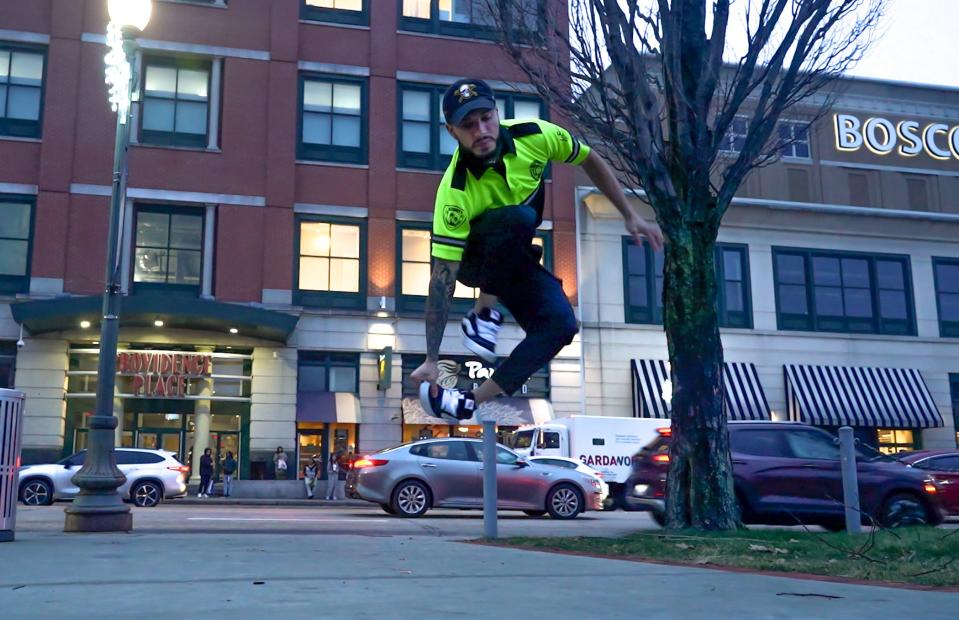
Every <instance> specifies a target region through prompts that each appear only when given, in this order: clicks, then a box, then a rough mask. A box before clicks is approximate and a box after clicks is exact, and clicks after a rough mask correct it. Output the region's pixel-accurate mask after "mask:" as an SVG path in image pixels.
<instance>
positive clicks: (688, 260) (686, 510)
mask: <svg viewBox="0 0 959 620" xmlns="http://www.w3.org/2000/svg"><path fill="white" fill-rule="evenodd" d="M486 2H487V6H488V10H489V11H490V14H491V19H492V21H494V22H495V24H496V30H497V33H498V34H499V36H500V40H501V45H502V47H503V48H504V49H505V50H506V52H507V53H508V54H509V56H510V57H511V58H512V59H513V61H514V62H515V63H516V64H517V65H518V66H519V67H520V68H521V69H522V70H523V71H524V72H525V74H526V75H527V76H528V78H529V80H530V81H531V82H532V83H533V84H534V85H535V86H536V87H537V89H538V90H539V92H540V94H541V95H542V96H543V97H544V99H545V100H546V101H547V102H548V103H549V104H550V105H552V106H554V108H558V109H559V111H561V112H562V113H563V115H565V116H566V117H568V118H570V119H575V123H576V124H577V125H578V129H579V131H581V132H584V133H585V134H586V135H587V136H588V137H589V138H591V139H592V140H593V141H594V144H595V145H596V146H598V148H599V150H600V151H601V152H603V154H604V155H605V156H606V157H607V158H608V159H609V160H610V161H611V162H612V164H613V165H614V167H616V168H617V169H618V170H619V172H620V173H621V174H622V175H623V177H624V179H625V180H626V181H627V182H628V183H630V184H631V185H632V186H633V187H641V188H642V189H643V190H644V191H645V200H646V201H647V202H648V203H649V204H650V206H651V207H652V209H653V211H654V212H655V214H656V218H657V220H658V222H659V225H660V227H661V228H662V230H663V233H664V235H665V238H666V242H667V245H666V249H665V252H666V257H665V267H664V285H663V315H664V324H665V329H666V335H667V341H668V345H669V361H670V365H671V369H672V374H673V396H672V429H673V442H672V447H671V450H670V466H669V485H668V486H669V490H668V496H667V513H666V524H667V526H668V527H670V528H682V527H693V528H699V529H705V530H719V529H731V528H735V527H738V525H739V522H740V521H739V514H738V505H737V502H736V498H735V494H734V489H733V482H732V465H731V462H730V457H729V437H728V431H727V427H726V419H725V415H724V412H723V387H722V369H723V352H722V344H721V342H720V338H719V326H718V315H717V311H716V304H715V300H716V287H717V282H716V271H715V259H714V256H715V254H714V250H715V243H716V236H717V233H718V231H719V226H720V222H721V221H722V218H723V215H724V214H725V213H726V210H727V209H728V208H729V204H730V202H731V201H732V199H733V196H734V195H735V194H736V191H737V189H738V188H739V186H740V184H741V183H742V182H743V180H744V178H745V177H746V175H747V174H748V173H749V172H750V171H751V170H753V169H754V168H756V167H758V166H762V165H765V164H767V163H769V162H770V161H773V160H775V158H776V157H777V155H778V153H779V152H780V151H781V149H782V147H783V146H784V142H788V141H789V140H790V139H793V138H785V139H783V138H781V137H780V135H779V132H778V131H777V125H778V122H779V119H780V117H781V116H782V114H783V113H784V112H785V111H786V110H789V109H790V108H793V107H795V106H799V107H800V109H801V110H803V111H804V113H805V115H806V118H807V120H809V121H810V122H812V121H813V120H815V119H816V118H818V117H819V116H820V115H821V114H823V113H824V110H825V109H826V107H827V106H828V105H829V104H830V94H831V93H833V94H834V93H835V92H836V80H837V78H839V77H840V76H841V75H842V74H843V73H844V72H845V71H846V70H847V69H848V68H849V67H850V66H852V65H853V64H854V63H855V62H857V61H858V60H859V59H860V58H861V57H862V55H863V53H864V51H865V50H866V48H867V47H868V45H869V43H870V35H871V33H873V32H874V29H875V27H876V25H877V23H878V21H879V19H880V18H881V16H882V14H883V10H884V8H885V3H886V0H739V1H738V2H737V1H736V0H570V2H569V3H568V7H567V6H564V5H566V3H565V2H561V1H560V0H547V1H546V2H545V3H543V2H537V1H536V0H486ZM567 9H568V10H567ZM533 25H535V27H531V26H533ZM524 26H525V27H524ZM737 30H738V31H740V32H739V34H741V38H742V42H741V43H737V39H736V38H735V36H733V33H735V32H736V31H737ZM737 44H738V46H739V47H741V48H742V49H740V50H737ZM740 115H745V116H747V117H748V121H747V122H746V131H745V135H744V136H743V135H740V136H738V137H737V139H736V142H735V144H733V143H731V142H730V137H729V135H728V132H729V130H730V128H731V127H732V125H733V122H734V121H735V120H736V119H737V116H740ZM739 122H740V123H741V122H742V121H741V120H740V121H739Z"/></svg>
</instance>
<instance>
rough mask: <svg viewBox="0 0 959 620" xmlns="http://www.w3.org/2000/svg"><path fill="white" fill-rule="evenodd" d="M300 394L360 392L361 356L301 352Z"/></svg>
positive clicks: (298, 381)
mask: <svg viewBox="0 0 959 620" xmlns="http://www.w3.org/2000/svg"><path fill="white" fill-rule="evenodd" d="M296 390H297V391H298V392H352V393H354V394H358V393H359V391H360V356H359V355H357V354H355V353H324V352H321V351H300V352H299V361H298V364H297V375H296Z"/></svg>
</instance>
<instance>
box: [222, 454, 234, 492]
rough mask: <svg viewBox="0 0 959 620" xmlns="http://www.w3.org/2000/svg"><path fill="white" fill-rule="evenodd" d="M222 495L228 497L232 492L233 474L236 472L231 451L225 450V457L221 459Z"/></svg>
mask: <svg viewBox="0 0 959 620" xmlns="http://www.w3.org/2000/svg"><path fill="white" fill-rule="evenodd" d="M222 470H223V497H230V495H232V494H233V474H235V473H236V459H235V458H234V457H233V452H231V451H230V450H227V452H226V458H225V459H223V465H222Z"/></svg>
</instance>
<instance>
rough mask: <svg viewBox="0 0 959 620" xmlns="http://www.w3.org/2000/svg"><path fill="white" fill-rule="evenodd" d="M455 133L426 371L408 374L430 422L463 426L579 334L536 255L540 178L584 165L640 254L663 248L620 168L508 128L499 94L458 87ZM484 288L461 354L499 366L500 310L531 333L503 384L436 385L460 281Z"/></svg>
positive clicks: (453, 105)
mask: <svg viewBox="0 0 959 620" xmlns="http://www.w3.org/2000/svg"><path fill="white" fill-rule="evenodd" d="M442 107H443V114H444V116H445V120H446V130H447V131H448V132H449V134H450V135H451V136H453V138H455V139H456V140H457V142H458V144H459V146H458V148H457V150H456V152H455V153H454V154H453V157H452V160H451V161H450V164H449V167H448V168H447V169H446V173H445V174H444V175H443V179H442V180H441V181H440V184H439V188H438V189H437V191H436V204H435V208H434V211H433V235H432V250H431V254H432V256H433V271H432V275H431V276H430V284H429V296H428V297H427V302H426V310H425V319H426V361H424V362H423V364H422V365H420V367H419V368H417V369H416V370H415V371H413V373H412V374H411V375H410V376H411V379H412V380H413V381H415V382H417V383H419V384H420V402H421V403H422V405H423V409H424V410H426V412H427V413H431V414H432V415H435V416H437V417H440V418H444V419H446V420H447V421H451V422H455V421H458V420H464V419H468V418H471V417H473V412H474V411H475V409H476V407H477V406H478V405H479V404H480V403H483V402H486V401H488V400H492V399H493V398H496V397H497V396H500V395H502V394H507V395H510V394H513V392H515V391H516V390H518V389H519V388H520V387H522V385H523V384H524V383H525V382H526V381H527V379H529V377H530V376H531V375H532V374H533V373H534V372H536V371H537V370H539V369H540V368H542V367H543V366H545V365H546V364H547V363H548V362H549V361H550V360H551V359H553V357H554V356H555V355H556V354H557V353H559V351H560V350H561V349H562V348H563V347H565V346H566V345H568V344H569V343H571V342H572V341H573V338H574V337H575V335H576V334H577V332H578V331H579V328H578V327H577V324H576V317H575V315H574V314H573V308H572V306H571V305H570V303H569V299H568V298H567V297H566V293H565V292H564V291H563V287H562V282H561V281H560V280H559V279H558V278H556V277H555V276H553V274H551V273H550V272H549V271H547V270H546V269H545V268H544V267H543V266H542V265H541V264H540V258H541V256H542V249H541V248H540V247H539V246H535V245H533V237H534V235H535V234H536V228H537V227H538V226H539V225H540V224H541V223H542V221H543V207H544V204H545V192H546V188H545V182H544V180H543V171H544V170H545V169H546V166H547V165H548V164H549V163H550V162H551V161H553V162H560V163H567V164H573V165H580V166H582V167H583V170H584V171H585V172H586V174H587V175H588V176H589V178H590V179H591V180H592V182H593V183H594V184H595V185H596V187H597V188H598V189H599V190H600V191H602V192H603V193H604V194H605V195H606V196H607V198H609V200H610V201H611V202H612V203H613V205H614V206H615V207H616V209H617V210H618V211H619V212H620V213H621V214H622V215H623V217H624V218H625V226H626V231H627V232H628V233H629V234H630V235H631V236H632V238H633V240H634V241H635V242H636V243H637V244H642V243H643V240H644V239H645V241H646V242H647V243H649V244H650V245H651V246H652V247H653V248H654V249H656V250H658V249H660V248H661V247H662V244H663V236H662V233H661V232H660V231H659V228H658V227H656V226H654V225H651V224H649V223H648V222H646V220H644V219H643V218H642V217H640V215H639V214H637V213H636V211H635V210H634V209H633V207H632V205H631V204H630V203H629V201H628V200H627V199H626V195H625V194H624V193H623V189H622V187H621V186H620V184H619V182H618V181H617V179H616V176H615V174H614V173H613V170H612V168H610V166H609V165H608V164H607V163H606V162H605V161H603V159H602V158H601V157H599V155H597V154H596V153H594V152H592V151H591V150H590V148H589V147H588V146H586V145H585V144H583V143H581V142H580V141H579V140H577V139H576V138H574V137H573V135H572V134H570V132H569V131H567V130H566V129H564V128H562V127H560V126H558V125H554V124H552V123H549V122H546V121H543V120H539V119H530V120H506V121H502V122H501V121H500V119H499V113H498V112H497V109H496V100H495V97H494V95H493V91H492V89H491V88H490V87H489V85H488V84H486V83H485V82H483V81H482V80H477V79H464V80H458V81H456V82H454V83H453V84H452V85H451V86H450V87H449V88H448V89H447V90H446V93H445V94H444V95H443V104H442ZM457 280H459V281H460V282H462V283H463V284H465V285H467V286H470V287H475V288H479V289H480V295H479V298H478V299H477V300H476V303H475V305H474V308H473V310H472V311H471V312H469V313H468V314H467V315H466V316H465V317H464V318H463V320H462V323H461V329H462V331H463V344H464V345H465V346H466V347H467V348H468V349H469V350H470V351H472V352H473V353H475V354H476V355H478V356H479V357H481V358H483V359H485V360H486V361H487V362H495V361H496V338H497V335H498V333H499V330H500V326H501V325H502V323H503V317H502V315H501V314H500V313H499V312H498V311H497V310H496V309H495V308H494V306H495V305H496V303H497V300H498V301H499V302H501V303H502V304H503V305H504V306H505V307H506V309H507V310H509V311H510V313H511V314H512V315H513V316H514V317H516V322H517V323H519V325H520V327H522V328H523V330H524V331H525V332H526V337H525V339H524V340H523V341H522V342H520V343H519V344H518V345H517V346H516V348H515V349H513V352H512V353H511V354H510V356H509V357H508V358H507V359H506V360H505V361H503V362H502V363H501V364H500V365H499V366H498V367H497V369H496V372H495V374H494V375H493V376H492V377H491V378H489V379H487V380H486V381H484V382H483V384H482V385H480V386H479V387H478V388H477V389H476V390H475V391H469V390H460V389H457V388H455V387H441V386H439V385H437V380H438V378H439V367H438V363H439V352H440V344H441V343H442V340H443V332H444V330H445V329H446V322H447V318H448V316H449V309H450V304H451V302H452V300H453V291H454V289H455V288H456V282H457Z"/></svg>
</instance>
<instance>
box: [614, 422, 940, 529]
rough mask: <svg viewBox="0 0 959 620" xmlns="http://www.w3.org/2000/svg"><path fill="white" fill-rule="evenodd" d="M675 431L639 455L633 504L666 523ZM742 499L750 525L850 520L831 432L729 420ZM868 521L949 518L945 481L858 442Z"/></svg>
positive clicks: (839, 525)
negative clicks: (945, 511) (668, 474)
mask: <svg viewBox="0 0 959 620" xmlns="http://www.w3.org/2000/svg"><path fill="white" fill-rule="evenodd" d="M670 441H671V437H670V431H669V430H668V429H664V430H663V431H662V432H661V433H660V436H659V437H658V438H657V439H655V440H653V441H652V442H651V443H650V444H649V445H647V446H646V447H645V448H643V449H642V450H641V451H640V452H639V453H638V454H637V455H636V456H635V458H634V459H633V473H632V475H631V476H630V479H629V482H628V483H627V484H628V488H629V492H628V497H627V501H628V503H629V504H630V505H631V506H633V507H635V508H637V509H640V510H649V511H651V512H652V516H653V518H654V519H655V520H656V521H657V522H658V523H659V524H660V525H662V524H663V521H664V512H665V507H666V504H665V497H666V472H667V470H668V468H669V458H670V456H669V447H670ZM729 443H730V450H731V452H732V461H733V479H734V483H735V490H736V499H737V500H738V502H739V506H740V510H741V513H742V519H743V522H744V523H764V524H771V525H795V524H797V522H798V523H804V524H815V525H821V526H823V527H825V528H827V529H831V530H839V529H843V528H844V526H845V517H844V507H843V501H842V500H843V490H842V473H841V470H840V462H839V446H838V444H837V442H836V440H835V438H834V437H833V436H832V435H830V434H829V433H828V432H826V431H824V430H822V429H819V428H816V427H813V426H809V425H806V424H799V423H791V422H730V423H729ZM857 469H858V472H859V498H860V506H862V517H863V523H867V524H868V523H870V520H869V519H870V517H872V518H875V519H876V520H877V521H878V522H879V523H880V524H883V525H886V526H894V525H904V524H912V523H929V524H938V523H940V522H941V521H942V519H943V515H942V508H941V500H940V496H941V494H942V492H941V487H940V485H939V484H938V483H936V482H935V481H934V480H933V478H932V477H931V476H929V475H928V474H927V473H926V472H922V471H918V470H916V469H914V468H909V467H905V466H903V464H902V463H899V462H897V461H896V460H895V459H893V458H892V457H888V456H886V455H884V454H881V453H879V452H878V451H876V450H874V449H872V448H869V447H868V446H863V445H860V446H857Z"/></svg>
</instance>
